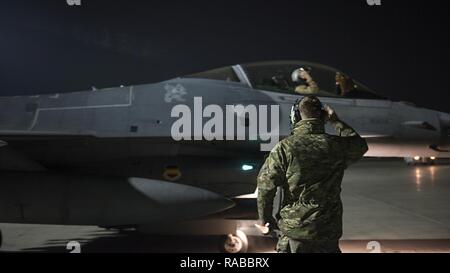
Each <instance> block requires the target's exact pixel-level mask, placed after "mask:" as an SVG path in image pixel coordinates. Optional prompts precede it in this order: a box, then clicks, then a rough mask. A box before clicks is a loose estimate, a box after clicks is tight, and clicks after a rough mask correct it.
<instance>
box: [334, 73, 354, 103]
mask: <svg viewBox="0 0 450 273" xmlns="http://www.w3.org/2000/svg"><path fill="white" fill-rule="evenodd" d="M335 80H336V94H337V95H340V96H342V97H353V95H354V93H355V92H356V84H355V83H354V82H353V80H352V79H351V78H350V77H348V76H346V75H344V74H343V73H341V72H336V77H335Z"/></svg>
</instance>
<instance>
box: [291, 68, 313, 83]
mask: <svg viewBox="0 0 450 273" xmlns="http://www.w3.org/2000/svg"><path fill="white" fill-rule="evenodd" d="M301 71H306V72H308V73H310V72H311V68H309V67H300V68H298V69H295V70H294V71H293V72H292V74H291V79H292V82H301V81H303V79H302V78H301V77H300V72H301Z"/></svg>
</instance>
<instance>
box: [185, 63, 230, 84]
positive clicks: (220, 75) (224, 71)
mask: <svg viewBox="0 0 450 273" xmlns="http://www.w3.org/2000/svg"><path fill="white" fill-rule="evenodd" d="M186 78H200V79H209V80H218V81H229V82H239V78H238V76H237V75H236V73H235V72H234V70H233V68H232V67H230V66H227V67H222V68H217V69H213V70H208V71H204V72H200V73H196V74H192V75H188V76H186Z"/></svg>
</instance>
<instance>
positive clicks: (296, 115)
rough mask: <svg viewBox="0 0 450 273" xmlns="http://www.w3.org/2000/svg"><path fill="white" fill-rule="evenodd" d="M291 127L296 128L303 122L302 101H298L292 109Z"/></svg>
mask: <svg viewBox="0 0 450 273" xmlns="http://www.w3.org/2000/svg"><path fill="white" fill-rule="evenodd" d="M290 118H291V125H292V126H294V125H295V124H296V123H298V122H299V121H300V120H302V116H301V115H300V100H299V99H297V100H296V101H295V103H294V105H292V107H291V115H290Z"/></svg>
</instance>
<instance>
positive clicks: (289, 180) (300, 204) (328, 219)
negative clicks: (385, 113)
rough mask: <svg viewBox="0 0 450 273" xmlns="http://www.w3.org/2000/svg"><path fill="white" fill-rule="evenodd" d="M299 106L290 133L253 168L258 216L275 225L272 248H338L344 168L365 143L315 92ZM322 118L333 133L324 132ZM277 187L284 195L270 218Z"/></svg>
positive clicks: (359, 155) (363, 149)
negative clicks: (256, 170) (298, 116)
mask: <svg viewBox="0 0 450 273" xmlns="http://www.w3.org/2000/svg"><path fill="white" fill-rule="evenodd" d="M299 109H300V110H299V111H300V114H301V120H300V121H298V122H297V123H295V124H294V125H293V132H292V135H291V136H289V137H287V138H286V139H284V140H282V141H281V142H279V143H278V144H277V145H276V146H275V148H274V149H273V150H272V151H271V153H270V155H269V157H268V158H267V160H266V162H265V164H264V165H263V167H262V169H261V171H260V173H259V176H258V212H259V217H260V220H261V221H262V222H263V224H265V223H267V224H269V225H268V226H269V227H270V228H271V229H277V230H279V231H280V233H281V236H280V238H279V241H278V245H277V250H278V252H292V253H304V252H340V249H339V238H340V237H341V236H342V213H343V210H342V202H341V198H340V193H341V182H342V178H343V176H344V170H345V169H346V168H347V167H348V166H349V165H350V164H352V163H354V162H356V161H358V160H359V159H361V158H362V156H363V155H364V154H365V153H366V152H367V150H368V147H367V144H366V142H365V140H364V139H363V138H361V137H360V136H359V135H358V134H357V133H356V132H355V131H354V130H353V129H352V128H351V127H350V126H348V125H347V124H345V123H344V122H342V121H341V120H339V118H338V116H337V115H336V113H335V112H334V110H333V109H331V108H330V107H328V106H326V107H325V110H323V109H322V105H321V103H320V101H319V99H318V98H317V97H314V96H309V97H305V98H304V99H303V100H302V101H301V102H300V105H299ZM325 122H330V123H331V124H332V125H333V126H334V128H335V130H336V132H337V135H329V134H326V133H325V129H324V124H325ZM277 187H281V188H282V191H283V195H284V197H283V201H282V206H281V210H280V212H279V217H278V218H279V219H277V220H275V219H274V217H273V199H274V196H275V194H276V191H277Z"/></svg>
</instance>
